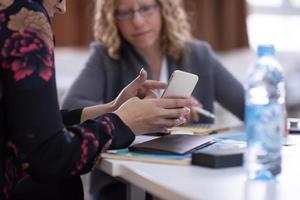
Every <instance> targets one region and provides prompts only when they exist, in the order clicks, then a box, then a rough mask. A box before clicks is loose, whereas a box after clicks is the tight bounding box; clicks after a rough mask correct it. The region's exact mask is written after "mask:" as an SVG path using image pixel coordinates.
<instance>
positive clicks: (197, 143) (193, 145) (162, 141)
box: [129, 134, 215, 154]
mask: <svg viewBox="0 0 300 200" xmlns="http://www.w3.org/2000/svg"><path fill="white" fill-rule="evenodd" d="M214 142H215V141H214V140H213V138H212V137H209V136H200V135H180V134H178V135H167V136H162V137H160V138H157V139H153V140H150V141H147V142H143V143H139V144H135V145H133V146H131V147H129V150H130V151H139V152H149V153H162V154H187V153H192V152H194V151H196V150H198V149H200V148H203V147H206V146H208V145H210V144H213V143H214Z"/></svg>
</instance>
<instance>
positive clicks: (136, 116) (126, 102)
mask: <svg viewBox="0 0 300 200" xmlns="http://www.w3.org/2000/svg"><path fill="white" fill-rule="evenodd" d="M64 11H65V0H44V1H38V0H0V22H1V25H0V158H1V161H0V162H1V163H0V199H12V198H14V199H18V198H19V197H20V196H19V195H24V196H23V197H22V198H25V199H26V198H27V199H83V192H82V187H81V186H82V185H81V182H80V178H79V175H80V174H83V173H86V172H88V171H89V170H91V168H92V167H93V165H94V164H95V162H96V161H97V160H98V159H99V154H100V153H101V152H102V151H105V150H107V149H108V148H123V147H127V146H128V145H129V144H130V143H131V142H132V141H133V140H134V137H135V135H137V134H141V133H145V132H152V131H164V130H166V128H167V127H171V126H174V125H179V124H181V123H183V122H184V120H185V119H184V117H183V116H184V115H186V114H187V113H188V112H189V109H187V108H185V107H186V106H190V105H189V104H190V101H189V100H185V99H155V98H148V97H152V96H153V93H152V92H151V89H159V88H161V89H162V88H164V87H165V84H162V83H160V82H156V81H146V78H147V74H146V72H145V71H144V70H142V71H141V72H140V75H139V76H138V77H137V78H136V79H135V80H133V81H132V82H131V83H130V84H129V85H128V86H127V87H126V88H124V90H123V91H122V92H121V93H120V95H119V96H118V97H117V98H116V99H115V100H114V101H112V102H110V103H108V104H103V105H97V106H93V107H87V108H83V109H78V110H73V111H59V106H58V102H57V91H56V84H55V69H54V53H53V47H54V43H53V35H52V30H51V27H50V18H51V17H53V15H54V14H55V13H57V12H58V13H63V12H64ZM142 98H144V99H142ZM104 113H107V114H104ZM100 114H102V115H101V116H99V115H100ZM13 195H15V196H13ZM26 195H27V196H26Z"/></svg>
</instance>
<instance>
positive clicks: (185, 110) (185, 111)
mask: <svg viewBox="0 0 300 200" xmlns="http://www.w3.org/2000/svg"><path fill="white" fill-rule="evenodd" d="M190 111H191V109H189V108H188V107H185V108H183V109H181V116H183V115H187V114H189V113H190Z"/></svg>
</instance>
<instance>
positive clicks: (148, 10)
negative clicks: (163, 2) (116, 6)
mask: <svg viewBox="0 0 300 200" xmlns="http://www.w3.org/2000/svg"><path fill="white" fill-rule="evenodd" d="M156 8H157V4H151V5H145V6H141V7H140V8H139V9H137V10H133V9H132V10H126V11H116V14H115V16H116V18H117V19H118V20H120V21H126V20H129V19H132V18H133V16H134V14H135V13H139V14H140V15H141V16H143V17H146V16H150V15H152V14H153V11H154V10H155V9H156Z"/></svg>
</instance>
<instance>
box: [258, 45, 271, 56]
mask: <svg viewBox="0 0 300 200" xmlns="http://www.w3.org/2000/svg"><path fill="white" fill-rule="evenodd" d="M257 55H258V57H262V56H274V55H275V47H274V45H271V44H270V45H265V44H264V45H259V46H258V48H257Z"/></svg>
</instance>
